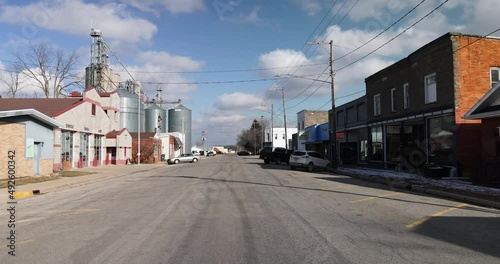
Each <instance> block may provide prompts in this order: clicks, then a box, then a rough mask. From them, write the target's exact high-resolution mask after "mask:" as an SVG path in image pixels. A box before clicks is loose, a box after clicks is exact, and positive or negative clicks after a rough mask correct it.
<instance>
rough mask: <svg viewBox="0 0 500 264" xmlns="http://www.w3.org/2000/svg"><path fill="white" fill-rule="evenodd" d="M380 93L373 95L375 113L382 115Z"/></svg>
mask: <svg viewBox="0 0 500 264" xmlns="http://www.w3.org/2000/svg"><path fill="white" fill-rule="evenodd" d="M380 114H381V111H380V94H376V95H374V96H373V115H376V116H378V115H380Z"/></svg>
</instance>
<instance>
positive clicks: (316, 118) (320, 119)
mask: <svg viewBox="0 0 500 264" xmlns="http://www.w3.org/2000/svg"><path fill="white" fill-rule="evenodd" d="M327 122H328V111H311V110H305V109H304V110H302V111H300V112H298V113H297V131H298V132H297V136H296V137H294V138H296V139H297V142H295V141H294V142H293V143H294V144H293V145H294V146H297V149H299V150H305V149H306V147H305V143H306V140H308V137H307V135H303V134H304V132H305V131H306V127H310V126H313V125H316V124H324V123H327Z"/></svg>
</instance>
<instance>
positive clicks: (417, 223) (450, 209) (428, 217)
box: [406, 203, 468, 228]
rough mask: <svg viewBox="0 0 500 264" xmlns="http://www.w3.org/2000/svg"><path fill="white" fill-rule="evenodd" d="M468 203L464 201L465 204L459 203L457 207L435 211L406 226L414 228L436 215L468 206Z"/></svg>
mask: <svg viewBox="0 0 500 264" xmlns="http://www.w3.org/2000/svg"><path fill="white" fill-rule="evenodd" d="M467 205H468V204H466V203H464V204H459V205H457V206H455V207H452V208H448V209H446V210H443V211H441V212H437V213H435V214H433V215H431V216H426V217H424V218H422V219H420V220H418V221H415V222H413V223H411V224H409V225H407V226H406V227H407V228H414V227H416V226H418V225H421V224H423V223H425V222H427V221H429V220H430V219H432V218H434V217H438V216H442V215H444V214H447V213H449V212H452V211H455V210H457V209H458V208H461V207H464V206H467Z"/></svg>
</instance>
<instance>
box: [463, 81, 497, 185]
mask: <svg viewBox="0 0 500 264" xmlns="http://www.w3.org/2000/svg"><path fill="white" fill-rule="evenodd" d="M494 75H495V73H492V76H494ZM497 76H498V75H497ZM465 119H467V120H481V134H480V137H481V140H480V141H479V143H480V144H479V145H480V147H481V153H480V155H479V156H477V157H476V159H475V162H476V164H475V165H476V166H475V170H474V174H473V177H474V178H473V179H474V180H476V181H479V182H483V183H487V184H496V185H500V82H497V83H496V85H495V87H493V88H492V89H491V90H490V91H488V93H486V94H485V95H484V96H483V97H482V98H481V99H480V100H479V101H478V102H477V103H476V104H475V105H474V106H473V107H472V108H471V109H470V110H469V112H467V113H466V114H465Z"/></svg>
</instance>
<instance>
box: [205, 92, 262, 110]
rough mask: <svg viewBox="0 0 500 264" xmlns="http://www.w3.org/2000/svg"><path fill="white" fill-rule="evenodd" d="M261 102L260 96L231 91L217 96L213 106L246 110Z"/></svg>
mask: <svg viewBox="0 0 500 264" xmlns="http://www.w3.org/2000/svg"><path fill="white" fill-rule="evenodd" d="M261 103H262V98H259V97H257V96H255V95H253V94H247V93H231V94H223V95H221V96H219V98H218V99H217V101H216V103H215V107H216V108H217V109H220V110H235V111H241V110H248V109H254V108H256V107H258V106H260V104H261Z"/></svg>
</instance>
